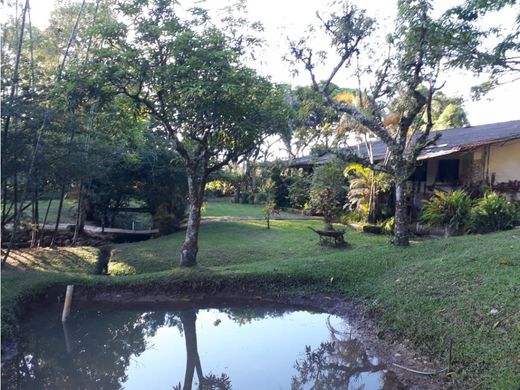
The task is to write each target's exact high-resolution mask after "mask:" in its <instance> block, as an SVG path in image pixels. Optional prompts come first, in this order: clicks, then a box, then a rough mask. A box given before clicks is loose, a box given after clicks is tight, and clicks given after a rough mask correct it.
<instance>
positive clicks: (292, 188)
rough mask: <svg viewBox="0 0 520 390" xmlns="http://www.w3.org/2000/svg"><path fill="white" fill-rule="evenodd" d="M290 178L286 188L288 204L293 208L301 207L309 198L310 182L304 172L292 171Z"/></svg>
mask: <svg viewBox="0 0 520 390" xmlns="http://www.w3.org/2000/svg"><path fill="white" fill-rule="evenodd" d="M291 179H292V181H291V184H290V185H289V188H288V190H289V202H290V205H291V207H294V208H295V209H303V208H304V207H305V204H307V203H308V202H309V200H310V195H309V191H310V188H311V182H310V180H309V177H308V176H307V175H306V174H305V173H303V172H299V171H296V172H294V173H293V175H292V177H291Z"/></svg>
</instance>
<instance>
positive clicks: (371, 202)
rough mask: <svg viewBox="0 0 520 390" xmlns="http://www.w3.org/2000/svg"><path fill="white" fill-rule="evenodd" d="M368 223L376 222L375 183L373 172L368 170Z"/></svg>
mask: <svg viewBox="0 0 520 390" xmlns="http://www.w3.org/2000/svg"><path fill="white" fill-rule="evenodd" d="M367 220H368V223H374V222H376V183H375V172H374V171H371V172H370V187H369V190H368V216H367Z"/></svg>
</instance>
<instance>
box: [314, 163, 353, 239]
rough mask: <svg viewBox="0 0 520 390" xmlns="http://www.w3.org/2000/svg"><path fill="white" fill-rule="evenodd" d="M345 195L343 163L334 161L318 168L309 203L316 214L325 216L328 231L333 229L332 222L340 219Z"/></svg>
mask: <svg viewBox="0 0 520 390" xmlns="http://www.w3.org/2000/svg"><path fill="white" fill-rule="evenodd" d="M345 195H346V190H345V178H344V176H343V163H342V162H341V161H337V160H334V161H331V162H328V163H326V164H323V165H320V166H317V167H316V169H315V170H314V172H313V174H312V181H311V190H310V202H309V203H310V206H311V209H312V211H313V212H314V213H317V214H321V215H323V219H324V221H325V227H326V229H332V221H334V220H335V219H336V218H338V217H339V214H340V212H341V206H342V205H343V204H344V203H345Z"/></svg>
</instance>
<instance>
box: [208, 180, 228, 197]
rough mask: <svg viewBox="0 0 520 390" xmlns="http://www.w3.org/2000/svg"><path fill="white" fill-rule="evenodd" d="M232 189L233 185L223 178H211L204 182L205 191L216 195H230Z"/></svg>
mask: <svg viewBox="0 0 520 390" xmlns="http://www.w3.org/2000/svg"><path fill="white" fill-rule="evenodd" d="M234 190H235V189H234V187H233V185H232V184H231V183H229V182H227V181H224V180H212V181H210V182H209V183H208V184H206V191H209V192H210V193H211V195H213V196H217V197H222V196H229V195H232V194H233V192H234Z"/></svg>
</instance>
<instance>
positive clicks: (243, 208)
mask: <svg viewBox="0 0 520 390" xmlns="http://www.w3.org/2000/svg"><path fill="white" fill-rule="evenodd" d="M264 207H265V205H258V204H254V205H253V204H240V203H238V204H237V203H231V199H228V198H224V199H222V200H221V199H217V200H209V201H208V202H206V203H205V209H204V211H203V213H202V216H203V217H255V218H263V217H264ZM280 215H285V216H288V215H291V214H288V213H285V212H281V213H280Z"/></svg>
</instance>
